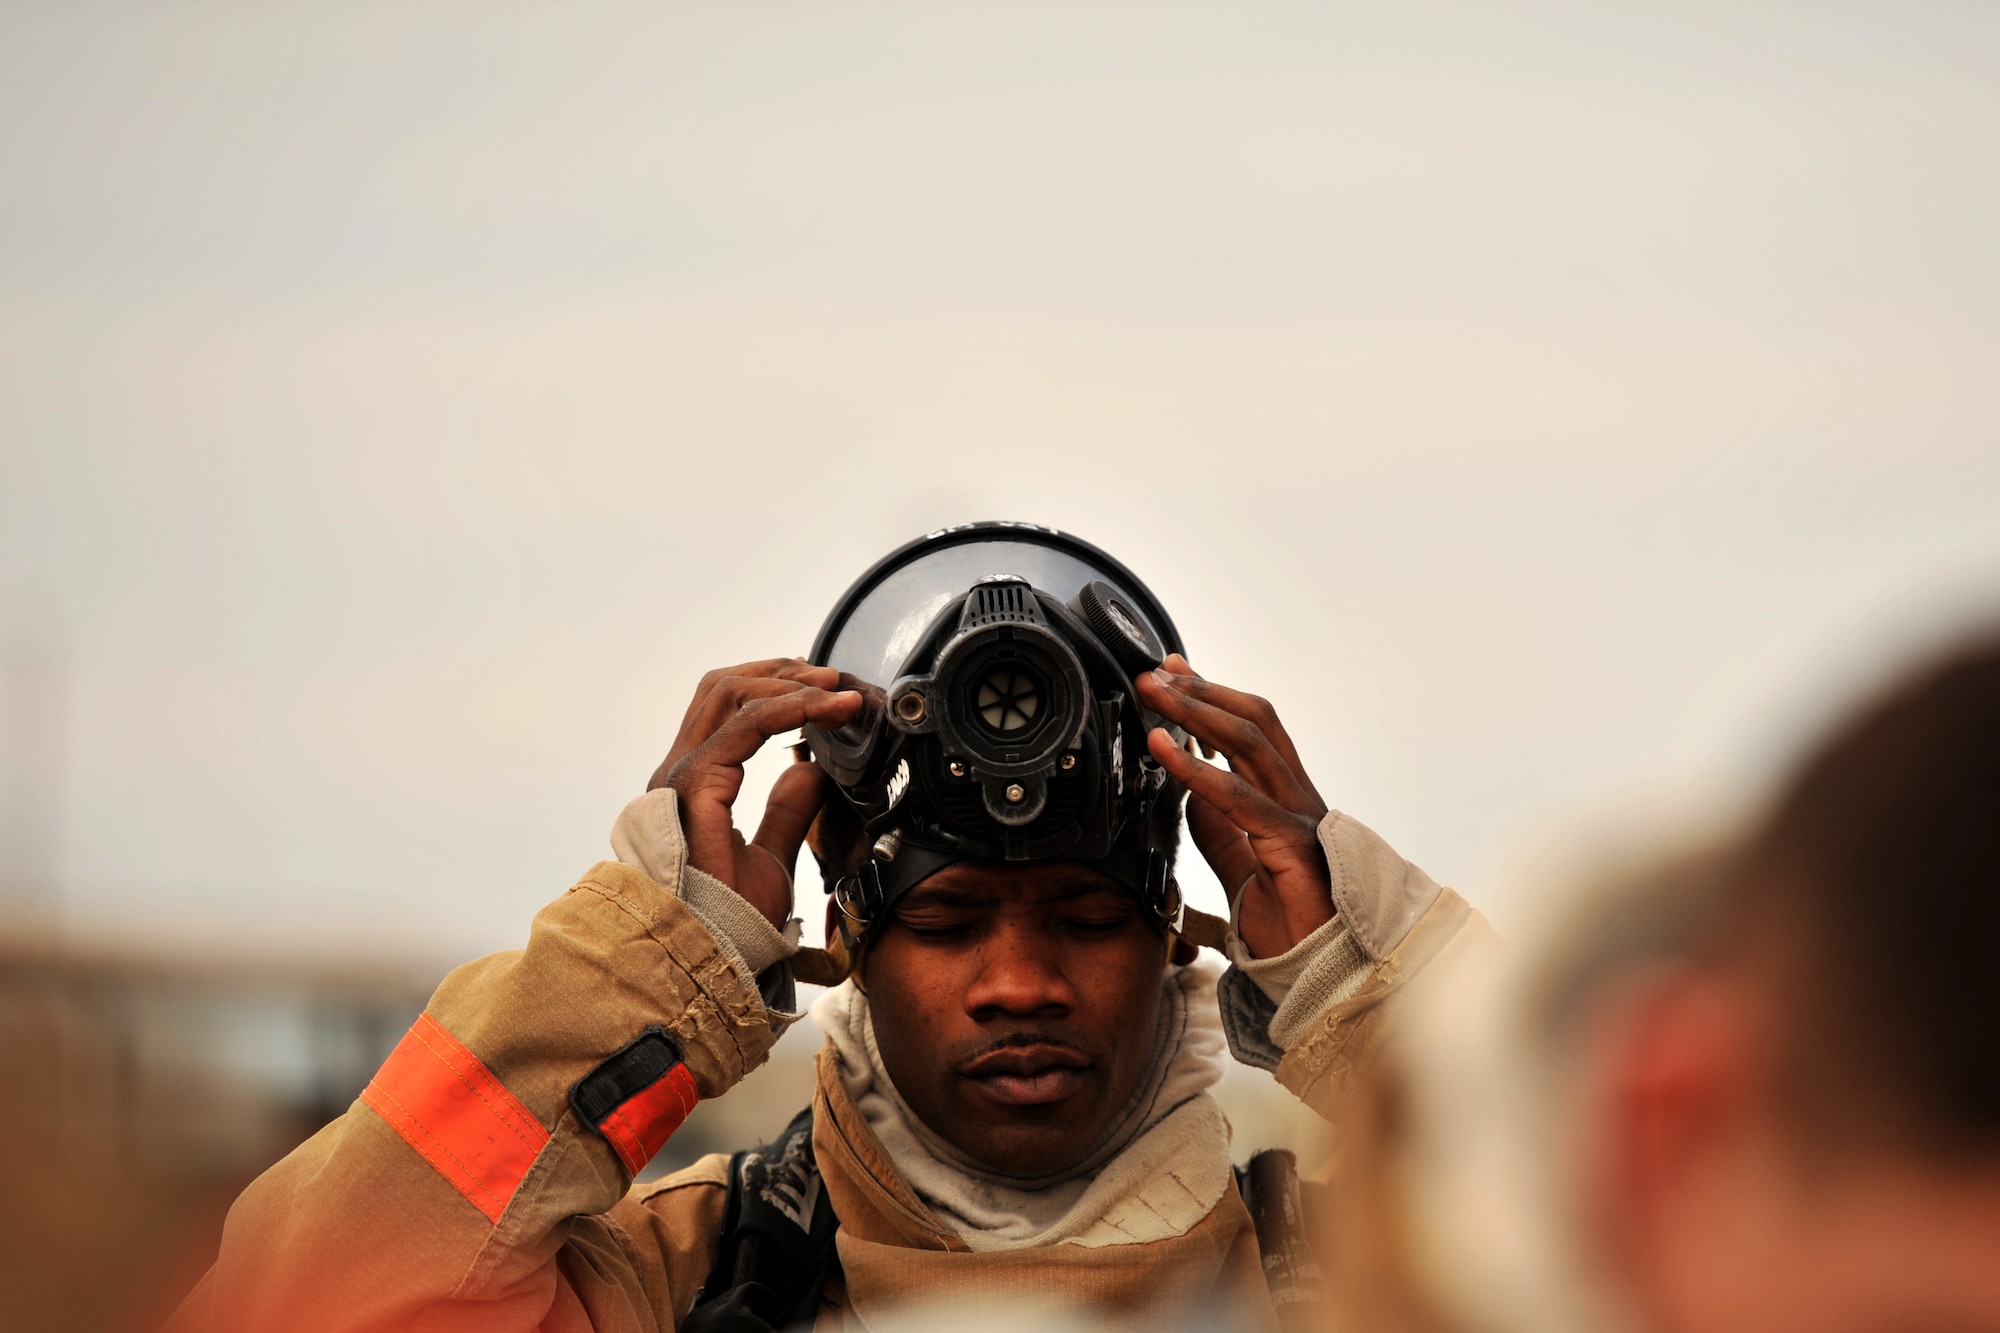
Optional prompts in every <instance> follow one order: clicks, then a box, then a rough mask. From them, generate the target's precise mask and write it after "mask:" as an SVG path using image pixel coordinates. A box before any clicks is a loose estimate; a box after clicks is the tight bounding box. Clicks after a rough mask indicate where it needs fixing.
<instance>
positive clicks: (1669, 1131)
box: [1581, 645, 2000, 1333]
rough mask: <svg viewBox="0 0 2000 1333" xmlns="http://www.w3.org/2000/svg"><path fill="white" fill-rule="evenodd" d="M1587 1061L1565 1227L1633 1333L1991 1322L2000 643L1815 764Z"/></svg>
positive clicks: (1879, 715) (1843, 738)
mask: <svg viewBox="0 0 2000 1333" xmlns="http://www.w3.org/2000/svg"><path fill="white" fill-rule="evenodd" d="M1719 873H1720V875H1721V882H1722V884H1723V886H1724V890H1725V898H1726V903H1727V905H1726V906H1725V907H1724V908H1722V909H1721V910H1720V911H1718V912H1717V913H1715V914H1714V915H1713V916H1712V917H1711V918H1710V926H1709V934H1708V938H1707V939H1706V941H1705V942H1704V943H1703V944H1701V945H1699V946H1697V947H1696V948H1695V949H1694V950H1692V951H1691V952H1690V954H1689V955H1688V956H1687V957H1686V958H1685V959H1683V960H1682V961H1681V962H1680V963H1679V964H1678V965H1674V966H1668V967H1664V968H1659V969H1656V970H1654V971H1652V972H1651V973H1650V975H1649V978H1648V980H1647V981H1646V982H1645V983H1644V984H1642V985H1639V986H1637V987H1636V988H1634V990H1633V992H1632V997H1631V999H1630V1001H1629V1003H1627V1004H1625V1005H1623V1006H1622V1008H1621V1009H1620V1012H1619V1015H1618V1018H1617V1019H1616V1021H1615V1022H1612V1023H1608V1024H1606V1025H1604V1026H1603V1030H1602V1031H1600V1033H1599V1034H1598V1036H1597V1037H1596V1038H1595V1040H1594V1042H1593V1044H1592V1050H1591V1051H1590V1053H1589V1059H1588V1061H1587V1063H1589V1064H1591V1065H1592V1066H1593V1068H1594V1070H1595V1072H1594V1075H1593V1078H1592V1081H1593V1083H1594V1086H1595V1091H1594V1094H1593V1098H1592V1101H1593V1104H1592V1106H1591V1108H1590V1111H1589V1113H1588V1114H1587V1116H1586V1122H1587V1125H1588V1132H1587V1133H1586V1134H1585V1135H1584V1141H1585V1143H1586V1145H1587V1147H1586V1149H1585V1156H1586V1160H1585V1161H1584V1162H1583V1163H1582V1164H1581V1165H1582V1180H1583V1184H1584V1190H1585V1194H1586V1200H1585V1209H1586V1211H1585V1218H1586V1223H1587V1225H1586V1229H1587V1230H1590V1231H1592V1232H1594V1239H1595V1240H1596V1241H1597V1243H1598V1244H1599V1245H1600V1246H1601V1253H1600V1256H1599V1257H1600V1259H1601V1261H1602V1262H1603V1264H1604V1265H1605V1267H1606V1269H1607V1271H1608V1273H1609V1275H1610V1277H1611V1279H1612V1285H1613V1286H1614V1287H1615V1288H1616V1290H1617V1292H1618V1295H1619V1297H1620V1300H1621V1303H1623V1304H1624V1305H1625V1306H1626V1307H1627V1308H1628V1310H1629V1311H1630V1313H1631V1315H1632V1316H1633V1317H1634V1320H1635V1322H1636V1323H1638V1324H1639V1325H1640V1326H1641V1327H1643V1328H1647V1329H1652V1330H1672V1331H1675V1333H1678V1331H1680V1330H1706V1329H1792V1328H1796V1329H1801V1330H1804V1329H1812V1330H1857V1331H1858V1330H1885V1331H1886V1330H1891V1329H1895V1330H1928V1329H1935V1330H1970V1329H2000V966H1996V965H1995V960H1994V958H1993V955H1992V950H1993V947H1994V944H1995V942H1996V940H2000V647H1996V646H1994V645H1986V646H1982V647H1979V648H1976V649H1973V650H1969V651H1966V652H1963V653H1961V654H1959V655H1958V656H1956V657H1954V658H1952V659H1951V660H1950V661H1948V662H1946V663H1944V664H1943V665H1941V666H1938V667H1936V668H1934V669H1932V670H1929V671H1927V672H1925V673H1923V674H1922V675H1921V676H1919V677H1917V678H1915V679H1913V680H1912V681H1910V682H1909V683H1907V684H1906V685H1904V686H1903V687H1902V688H1900V689H1898V690H1896V691H1894V692H1893V693H1891V694H1890V695H1888V696H1887V697H1886V698H1883V699H1882V700H1880V701H1878V702H1877V703H1876V704H1874V705H1873V706H1872V707H1870V708H1868V709H1867V710H1865V711H1864V712H1862V713H1861V714H1860V715H1859V716H1858V717H1856V718H1855V719H1854V720H1853V721H1851V722H1850V723H1848V724H1847V725H1846V726H1844V727H1842V728H1841V729H1840V730H1839V731H1838V732H1837V733H1836V734H1834V735H1833V736H1832V737H1831V738H1830V739H1829V740H1828V741H1827V742H1826V743H1825V744H1824V745H1822V746H1821V748H1820V749H1819V750H1817V751H1816V752H1815V753H1813V754H1812V755H1811V756H1810V757H1809V759H1808V761H1807V762H1806V763H1805V764H1804V765H1803V767H1802V768H1801V769H1800V770H1799V772H1798V773H1797V774H1796V776H1795V777H1794V779H1793V780H1792V781H1791V783H1790V784H1789V785H1788V787H1787V788H1786V789H1785V790H1784V792H1783V793H1782V795H1781V797H1780V799H1779V800H1778V802H1777V803H1776V805H1775V807H1774V808H1773V810H1772V811H1771V813H1770V814H1769V816H1768V817H1767V818H1766V819H1765V820H1764V822H1763V823H1762V824H1761V826H1760V827H1759V828H1758V829H1757V830H1756V831H1755V832H1754V833H1753V834H1752V835H1751V837H1750V838H1749V839H1748V841H1747V843H1746V844H1745V845H1744V846H1743V847H1742V848H1741V849H1740V850H1739V851H1738V852H1736V853H1735V854H1734V855H1733V856H1732V857H1731V859H1730V863H1729V865H1728V866H1727V867H1726V869H1724V870H1722V871H1720V872H1719Z"/></svg>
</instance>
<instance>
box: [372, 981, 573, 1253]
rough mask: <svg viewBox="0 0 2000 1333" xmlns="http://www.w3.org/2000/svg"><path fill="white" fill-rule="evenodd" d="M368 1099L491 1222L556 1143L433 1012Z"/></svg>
mask: <svg viewBox="0 0 2000 1333" xmlns="http://www.w3.org/2000/svg"><path fill="white" fill-rule="evenodd" d="M361 1100H362V1102H363V1103H364V1104H365V1105H366V1106H368V1107H369V1109H371V1110H373V1111H374V1112H375V1113H376V1114H377V1115H379V1116H381V1117H382V1118H383V1119H384V1120H386V1121H388V1122H389V1127H390V1128H391V1129H393V1130H395V1131H396V1133H397V1134H398V1135H400V1136H401V1137H402V1140H403V1142H405V1143H407V1144H409V1145H410V1146H411V1147H412V1148H414V1149H416V1151H417V1155H418V1156H419V1157H422V1158H423V1159H424V1160H425V1161H426V1162H429V1163H430V1164H431V1166H432V1167H434V1168H435V1169H436V1170H437V1173H438V1174H439V1175H441V1176H443V1177H444V1178H445V1179H446V1180H447V1181H449V1182H451V1185H452V1188H454V1189H456V1190H457V1191H458V1192H459V1193H460V1194H462V1195H464V1196H465V1197H466V1199H467V1200H468V1201H470V1202H471V1204H472V1206H473V1207H475V1208H477V1209H478V1210H479V1211H480V1212H482V1213H484V1214H485V1215H486V1219H487V1220H488V1221H490V1222H498V1221H499V1220H500V1215H501V1214H502V1213H504V1212H506V1211H507V1202H508V1200H510V1199H512V1198H513V1197H514V1191H515V1190H517V1189H519V1188H520V1186H521V1181H522V1178H523V1177H525V1176H526V1175H527V1174H528V1168H529V1167H530V1166H533V1165H534V1162H535V1155H536V1154H537V1153H539V1152H540V1151H541V1150H542V1145H543V1144H544V1143H547V1142H548V1141H549V1132H548V1130H546V1129H544V1128H542V1124H541V1122H540V1121H539V1120H537V1119H535V1117H534V1116H533V1115H532V1114H530V1113H529V1111H528V1108H527V1107H525V1106H523V1105H521V1103H520V1101H519V1100H518V1099H517V1098H516V1097H515V1096H514V1094H513V1093H511V1092H509V1091H507V1089H506V1087H505V1086H503V1085H502V1084H501V1082H500V1080H499V1079H497V1078H495V1077H494V1076H493V1072H492V1071H491V1070H489V1069H488V1068H487V1067H486V1066H485V1065H483V1064H481V1063H480V1061H479V1058H478V1057H477V1056H475V1055H474V1054H473V1053H472V1052H471V1051H469V1050H467V1049H466V1048H465V1046H464V1044H463V1043H462V1042H460V1041H459V1040H458V1038H456V1037H454V1036H452V1035H451V1034H450V1033H449V1032H446V1031H445V1030H444V1028H443V1027H442V1026H441V1025H440V1024H439V1023H438V1021H437V1020H436V1019H435V1018H432V1017H431V1016H430V1015H429V1014H427V1013H426V1014H420V1015H418V1017H417V1021H416V1022H415V1023H414V1024H412V1025H411V1027H410V1030H409V1032H407V1033H406V1034H404V1037H403V1039H402V1040H401V1041H400V1042H398V1043H396V1049H395V1050H393V1051H391V1052H389V1058H388V1059H387V1060H385V1061H383V1062H382V1068H381V1069H380V1070H378V1071H377V1072H376V1074H375V1077H374V1078H373V1079H371V1080H369V1083H368V1086H367V1087H366V1088H364V1089H362V1092H361Z"/></svg>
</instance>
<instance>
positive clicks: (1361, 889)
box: [1220, 811, 1494, 1120]
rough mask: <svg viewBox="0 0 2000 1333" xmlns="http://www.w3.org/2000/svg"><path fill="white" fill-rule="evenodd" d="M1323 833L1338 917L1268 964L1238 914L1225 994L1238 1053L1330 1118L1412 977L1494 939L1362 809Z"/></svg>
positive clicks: (1227, 1025) (1330, 820)
mask: <svg viewBox="0 0 2000 1333" xmlns="http://www.w3.org/2000/svg"><path fill="white" fill-rule="evenodd" d="M1319 836H1320V846H1321V848H1322V850H1323V851H1324V852H1325V853H1326V858H1327V865H1328V869H1329V872H1330V875H1331V880H1332V887H1333V900H1334V908H1335V912H1334V916H1333V919H1332V920H1331V921H1329V922H1327V923H1326V924H1325V925H1324V926H1322V927H1320V929H1319V930H1317V931H1315V932H1313V934H1312V935H1310V936H1308V937H1307V938H1305V939H1304V940H1301V941H1300V942H1299V943H1298V944H1297V945H1296V946H1294V947H1293V948H1292V949H1291V950H1289V951H1288V952H1286V953H1285V954H1283V955H1280V956H1279V957H1277V958H1270V959H1254V958H1252V957H1251V956H1250V954H1249V951H1248V950H1247V949H1246V948H1245V947H1244V946H1243V942H1242V940H1241V938H1240V937H1239V936H1238V935H1237V934H1236V928H1235V924H1234V922H1233V921H1232V923H1231V926H1230V930H1229V933H1228V936H1227V938H1226V941H1225V949H1224V951H1225V952H1226V953H1227V954H1228V955H1229V958H1230V963H1231V966H1230V968H1229V971H1228V972H1227V973H1225V974H1224V976H1223V979H1222V984H1221V988H1220V999H1221V1004H1222V1018H1223V1028H1224V1031H1225V1033H1226V1034H1227V1035H1228V1038H1229V1045H1230V1049H1231V1050H1232V1051H1233V1052H1234V1053H1235V1054H1236V1056H1237V1058H1238V1059H1240V1060H1243V1061H1244V1062H1245V1063H1248V1064H1254V1065H1257V1066H1259V1067H1260V1068H1263V1069H1268V1070H1270V1071H1271V1072H1272V1074H1273V1075H1275V1076H1276V1078H1277V1080H1278V1082H1279V1083H1281V1084H1283V1085H1284V1086H1285V1087H1286V1088H1288V1089H1290V1090H1291V1091H1292V1092H1293V1093H1295V1094H1297V1095H1298V1096H1299V1097H1300V1098H1301V1099H1302V1100H1303V1101H1305V1102H1306V1103H1307V1104H1308V1105H1310V1106H1311V1107H1312V1108H1313V1109H1314V1110H1316V1111H1318V1112H1319V1113H1320V1114H1321V1115H1322V1116H1324V1117H1326V1118H1327V1119H1329V1120H1332V1119H1338V1118H1339V1116H1340V1113H1341V1107H1342V1102H1343V1100H1344V1099H1345V1098H1346V1097H1347V1096H1348V1095H1350V1094H1351V1093H1352V1091H1353V1089H1354V1087H1355V1083H1356V1072H1357V1070H1358V1069H1359V1067H1360V1066H1361V1064H1362V1063H1363V1062H1364V1061H1365V1060H1366V1059H1367V1058H1368V1057H1369V1055H1370V1053H1371V1052H1373V1051H1374V1050H1375V1049H1376V1047H1377V1046H1378V1045H1379V1041H1380V1038H1381V1035H1382V1032H1383V1029H1384V1026H1385V1024H1386V1022H1387V1020H1388V1016H1389V1014H1390V1011H1391V1010H1392V1009H1393V1003H1392V1002H1393V1001H1394V999H1395V998H1396V997H1397V996H1398V994H1399V993H1400V992H1402V991H1403V990H1404V989H1405V987H1406V986H1407V985H1408V984H1409V982H1410V981H1411V979H1412V978H1414V977H1415V976H1416V975H1417V974H1418V973H1419V972H1421V971H1423V970H1424V969H1425V968H1427V967H1428V966H1429V965H1430V964H1431V963H1432V962H1433V961H1434V960H1435V959H1436V958H1437V957H1438V956H1439V955H1440V954H1443V953H1445V952H1447V951H1452V950H1460V949H1477V948H1484V947H1488V946H1489V945H1490V943H1491V942H1492V941H1493V938H1494V937H1493V933H1492V930H1491V928H1490V927H1489V926H1488V925H1487V924H1486V919H1485V918H1484V917H1483V916H1481V915H1480V914H1479V913H1478V912H1477V911H1475V910H1473V908H1472V907H1471V906H1470V904H1468V903H1467V902H1466V901H1465V899H1464V898H1462V897H1460V896H1459V895H1458V894H1457V893H1454V892H1453V891H1452V890H1450V889H1447V888H1442V887H1440V886H1439V885H1438V884H1437V883H1436V882H1435V881H1434V880H1432V879H1431V878H1430V876H1428V875H1426V874H1425V873H1424V872H1423V871H1422V870H1420V869H1418V868H1417V867H1416V866H1415V865H1413V864H1411V863H1410V862H1408V861H1406V860H1404V859H1403V858H1402V857H1401V856H1400V855H1398V854H1397V853H1396V851H1395V849H1394V848H1392V847H1391V846H1390V845H1389V844H1388V843H1387V842H1385V841H1384V840H1383V839H1382V838H1381V836H1380V835H1378V834H1376V833H1375V832H1374V831H1373V830H1371V829H1369V828H1368V827H1367V826H1366V825H1364V824H1362V823H1361V822H1359V821H1358V820H1356V819H1354V818H1353V817H1352V816H1350V815H1346V814H1342V813H1341V812H1339V811H1333V812H1331V813H1329V814H1328V815H1327V816H1326V818H1325V819H1324V820H1322V821H1321V823H1320V828H1319Z"/></svg>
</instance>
